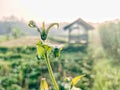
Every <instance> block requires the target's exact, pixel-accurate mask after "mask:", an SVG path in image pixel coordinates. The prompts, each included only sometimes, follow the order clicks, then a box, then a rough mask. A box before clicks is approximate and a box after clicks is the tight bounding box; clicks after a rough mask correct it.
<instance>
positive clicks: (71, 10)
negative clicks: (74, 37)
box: [0, 0, 120, 22]
mask: <svg viewBox="0 0 120 90" xmlns="http://www.w3.org/2000/svg"><path fill="white" fill-rule="evenodd" d="M11 15H15V16H17V17H18V18H24V19H25V20H31V19H32V20H36V21H38V22H41V21H46V22H54V21H55V22H71V21H74V20H75V19H77V18H79V17H80V18H82V19H84V20H86V21H90V22H101V21H105V20H112V19H116V18H118V19H120V0H0V19H1V18H2V17H3V16H11Z"/></svg>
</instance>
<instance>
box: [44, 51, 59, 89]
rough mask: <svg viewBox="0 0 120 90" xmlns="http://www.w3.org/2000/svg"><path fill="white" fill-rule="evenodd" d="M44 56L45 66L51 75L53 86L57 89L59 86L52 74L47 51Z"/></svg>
mask: <svg viewBox="0 0 120 90" xmlns="http://www.w3.org/2000/svg"><path fill="white" fill-rule="evenodd" d="M45 58H46V64H47V67H48V71H49V75H50V77H51V80H52V83H53V85H54V88H55V90H59V87H58V85H57V82H56V80H55V77H54V75H53V71H52V67H51V65H50V61H49V58H48V55H47V53H46V54H45Z"/></svg>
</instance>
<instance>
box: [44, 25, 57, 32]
mask: <svg viewBox="0 0 120 90" xmlns="http://www.w3.org/2000/svg"><path fill="white" fill-rule="evenodd" d="M55 25H56V26H57V28H59V24H58V23H52V24H50V26H49V27H48V28H47V30H46V32H47V33H48V32H49V30H50V29H51V28H52V27H53V26H55Z"/></svg>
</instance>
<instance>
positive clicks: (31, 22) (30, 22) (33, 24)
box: [28, 20, 37, 28]
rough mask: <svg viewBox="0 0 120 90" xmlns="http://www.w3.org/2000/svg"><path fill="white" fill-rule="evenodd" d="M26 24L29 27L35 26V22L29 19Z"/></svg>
mask: <svg viewBox="0 0 120 90" xmlns="http://www.w3.org/2000/svg"><path fill="white" fill-rule="evenodd" d="M28 26H29V27H31V28H35V27H37V26H36V24H35V22H34V21H33V20H30V21H29V24H28Z"/></svg>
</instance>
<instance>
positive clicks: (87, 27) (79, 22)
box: [64, 18, 94, 30]
mask: <svg viewBox="0 0 120 90" xmlns="http://www.w3.org/2000/svg"><path fill="white" fill-rule="evenodd" d="M74 24H78V25H82V26H83V27H84V28H85V29H86V30H92V29H94V27H93V26H91V25H90V24H88V23H87V22H85V21H84V20H82V19H81V18H78V19H77V20H75V21H74V22H72V23H70V24H68V25H66V26H64V30H67V29H69V28H71V27H72V26H73V25H74Z"/></svg>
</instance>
